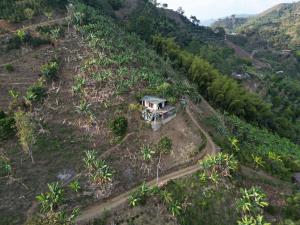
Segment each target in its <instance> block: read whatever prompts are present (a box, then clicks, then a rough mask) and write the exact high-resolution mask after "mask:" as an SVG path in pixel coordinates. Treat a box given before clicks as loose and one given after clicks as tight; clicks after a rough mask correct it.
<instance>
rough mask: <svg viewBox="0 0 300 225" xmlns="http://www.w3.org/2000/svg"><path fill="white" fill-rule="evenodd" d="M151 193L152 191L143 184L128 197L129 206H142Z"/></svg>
mask: <svg viewBox="0 0 300 225" xmlns="http://www.w3.org/2000/svg"><path fill="white" fill-rule="evenodd" d="M152 191H153V190H152V189H151V188H149V187H148V186H147V185H146V183H145V182H144V183H143V184H142V185H141V186H140V187H139V188H138V189H137V190H136V191H134V192H133V193H132V194H131V195H130V196H129V199H128V201H129V206H131V207H136V206H138V205H144V204H145V203H146V200H147V198H148V197H149V195H151V194H152Z"/></svg>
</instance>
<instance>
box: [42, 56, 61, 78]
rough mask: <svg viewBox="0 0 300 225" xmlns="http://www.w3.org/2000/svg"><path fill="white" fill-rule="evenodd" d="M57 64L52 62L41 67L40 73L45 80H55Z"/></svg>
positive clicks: (55, 61) (54, 61)
mask: <svg viewBox="0 0 300 225" xmlns="http://www.w3.org/2000/svg"><path fill="white" fill-rule="evenodd" d="M58 69H59V64H58V62H57V60H52V61H50V62H49V63H46V64H44V65H42V67H41V73H42V75H43V76H44V77H45V78H46V79H47V80H54V79H56V78H57V73H58Z"/></svg>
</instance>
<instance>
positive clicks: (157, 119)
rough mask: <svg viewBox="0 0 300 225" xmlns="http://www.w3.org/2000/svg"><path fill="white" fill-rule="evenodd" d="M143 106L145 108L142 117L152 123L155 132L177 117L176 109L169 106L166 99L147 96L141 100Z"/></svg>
mask: <svg viewBox="0 0 300 225" xmlns="http://www.w3.org/2000/svg"><path fill="white" fill-rule="evenodd" d="M141 104H142V105H143V106H144V109H143V111H142V117H143V118H144V119H145V120H146V121H148V122H151V125H152V128H153V129H154V130H158V129H159V128H160V127H161V126H162V125H163V124H166V123H167V122H169V121H171V120H172V119H173V118H175V117H176V108H175V107H173V106H170V105H168V102H167V100H166V99H164V98H158V97H155V96H149V95H146V96H144V97H143V98H142V99H141Z"/></svg>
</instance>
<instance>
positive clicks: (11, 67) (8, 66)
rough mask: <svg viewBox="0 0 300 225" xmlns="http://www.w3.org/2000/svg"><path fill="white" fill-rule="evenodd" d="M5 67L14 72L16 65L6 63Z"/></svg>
mask: <svg viewBox="0 0 300 225" xmlns="http://www.w3.org/2000/svg"><path fill="white" fill-rule="evenodd" d="M4 69H6V71H7V72H13V71H14V67H13V65H11V64H6V65H4Z"/></svg>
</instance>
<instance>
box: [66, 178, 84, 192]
mask: <svg viewBox="0 0 300 225" xmlns="http://www.w3.org/2000/svg"><path fill="white" fill-rule="evenodd" d="M69 188H70V189H71V190H72V191H74V192H75V193H77V192H79V191H80V189H81V186H80V183H79V182H78V180H74V181H72V182H71V183H70V184H69Z"/></svg>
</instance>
